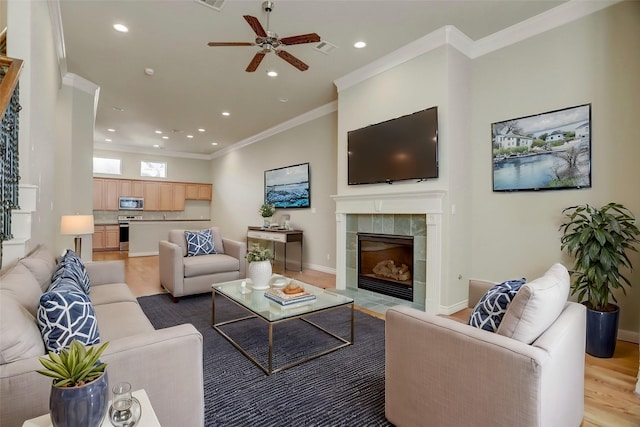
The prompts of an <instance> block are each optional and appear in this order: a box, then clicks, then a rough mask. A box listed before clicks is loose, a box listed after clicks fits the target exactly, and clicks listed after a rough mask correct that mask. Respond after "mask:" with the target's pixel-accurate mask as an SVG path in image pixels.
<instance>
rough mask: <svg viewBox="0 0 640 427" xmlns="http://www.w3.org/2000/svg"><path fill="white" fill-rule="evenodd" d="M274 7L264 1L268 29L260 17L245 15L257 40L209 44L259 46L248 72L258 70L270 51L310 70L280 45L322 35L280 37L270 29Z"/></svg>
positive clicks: (313, 39)
mask: <svg viewBox="0 0 640 427" xmlns="http://www.w3.org/2000/svg"><path fill="white" fill-rule="evenodd" d="M273 7H274V4H273V2H272V1H265V2H263V3H262V9H263V10H264V12H265V13H266V14H267V29H266V30H265V29H264V27H263V26H262V24H261V23H260V21H259V20H258V18H256V17H255V16H251V15H244V16H243V18H244V19H245V21H247V24H249V26H250V27H251V29H252V30H253V32H254V33H256V39H255V42H209V43H208V44H209V46H213V47H217V46H259V47H260V50H259V51H258V52H257V53H256V54H255V55H254V57H253V58H252V59H251V62H249V65H248V66H247V68H246V69H245V71H246V72H248V73H252V72H254V71H256V69H257V68H258V66H259V65H260V63H261V62H262V60H263V59H264V56H265V55H266V54H267V53H269V52H274V53H275V54H276V55H277V56H278V57H280V58H282V59H283V60H285V61H286V62H288V63H289V64H291V65H293V66H294V67H296V68H297V69H298V70H300V71H306V70H308V69H309V66H308V65H307V64H305V63H304V62H302V61H301V60H300V59H298V58H296V57H295V56H293V55H292V54H290V53H289V52H287V51H285V50H281V49H280V47H281V46H290V45H295V44H305V43H317V42H319V41H320V36H319V35H318V34H316V33H309V34H301V35H298V36H291V37H283V38H280V37H278V34H276V33H275V32H273V31H270V30H269V14H270V13H271V11H273Z"/></svg>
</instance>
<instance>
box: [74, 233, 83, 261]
mask: <svg viewBox="0 0 640 427" xmlns="http://www.w3.org/2000/svg"><path fill="white" fill-rule="evenodd" d="M73 243H74V244H75V251H76V254H77V255H78V256H79V257H80V258H82V237H80V236H76V237H74V239H73Z"/></svg>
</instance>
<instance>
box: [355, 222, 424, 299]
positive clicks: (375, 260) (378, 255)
mask: <svg viewBox="0 0 640 427" xmlns="http://www.w3.org/2000/svg"><path fill="white" fill-rule="evenodd" d="M358 287H359V288H361V289H367V290H369V291H374V292H378V293H381V294H385V295H390V296H393V297H397V298H401V299H404V300H408V301H413V236H398V235H392V234H374V233H358Z"/></svg>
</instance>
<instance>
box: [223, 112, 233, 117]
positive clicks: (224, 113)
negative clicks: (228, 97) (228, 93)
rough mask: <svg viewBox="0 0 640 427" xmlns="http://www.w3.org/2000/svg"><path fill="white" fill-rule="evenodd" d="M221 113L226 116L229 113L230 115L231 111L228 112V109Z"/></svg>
mask: <svg viewBox="0 0 640 427" xmlns="http://www.w3.org/2000/svg"><path fill="white" fill-rule="evenodd" d="M222 115H223V116H225V117H228V116H230V115H231V113H230V112H228V111H223V112H222Z"/></svg>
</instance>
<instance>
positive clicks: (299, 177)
mask: <svg viewBox="0 0 640 427" xmlns="http://www.w3.org/2000/svg"><path fill="white" fill-rule="evenodd" d="M310 189H311V188H310V185H309V163H302V164H299V165H293V166H286V167H282V168H277V169H270V170H268V171H265V172H264V202H265V203H273V204H274V205H275V207H276V209H289V208H308V207H311V191H310Z"/></svg>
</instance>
